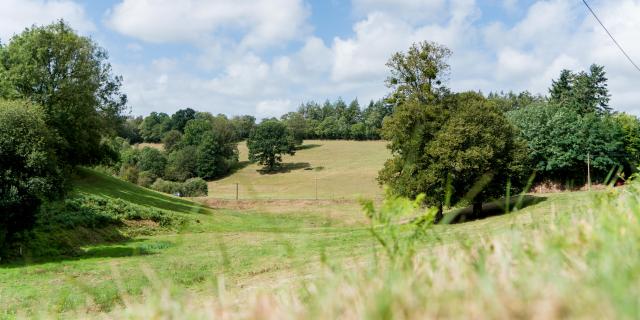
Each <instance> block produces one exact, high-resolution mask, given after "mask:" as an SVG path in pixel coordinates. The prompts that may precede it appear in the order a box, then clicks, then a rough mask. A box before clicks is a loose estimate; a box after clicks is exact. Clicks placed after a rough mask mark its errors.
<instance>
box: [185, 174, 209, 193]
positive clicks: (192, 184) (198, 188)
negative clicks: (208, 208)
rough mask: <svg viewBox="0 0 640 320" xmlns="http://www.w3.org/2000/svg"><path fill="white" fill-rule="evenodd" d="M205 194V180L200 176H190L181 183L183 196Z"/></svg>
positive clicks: (206, 190)
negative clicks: (190, 177)
mask: <svg viewBox="0 0 640 320" xmlns="http://www.w3.org/2000/svg"><path fill="white" fill-rule="evenodd" d="M207 194H208V187H207V182H206V181H204V180H203V179H201V178H192V179H189V180H187V181H185V182H184V183H183V195H184V196H185V197H202V196H206V195H207Z"/></svg>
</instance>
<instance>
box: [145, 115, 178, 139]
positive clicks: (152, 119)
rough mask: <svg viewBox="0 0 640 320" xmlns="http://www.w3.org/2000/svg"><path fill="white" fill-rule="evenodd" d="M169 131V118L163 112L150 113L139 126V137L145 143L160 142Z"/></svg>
mask: <svg viewBox="0 0 640 320" xmlns="http://www.w3.org/2000/svg"><path fill="white" fill-rule="evenodd" d="M169 130H171V117H169V115H168V114H166V113H164V112H160V113H158V112H151V114H149V115H148V116H146V117H145V118H144V120H142V123H141V124H140V135H141V136H142V139H144V141H145V142H160V140H162V137H163V136H164V134H165V133H166V132H168V131H169Z"/></svg>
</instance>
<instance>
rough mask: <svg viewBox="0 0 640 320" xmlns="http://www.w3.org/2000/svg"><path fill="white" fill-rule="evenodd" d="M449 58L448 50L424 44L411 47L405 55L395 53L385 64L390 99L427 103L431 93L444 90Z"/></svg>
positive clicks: (431, 43) (426, 42)
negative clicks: (391, 91) (388, 73)
mask: <svg viewBox="0 0 640 320" xmlns="http://www.w3.org/2000/svg"><path fill="white" fill-rule="evenodd" d="M450 56H451V51H450V50H449V49H448V48H446V47H444V46H441V45H439V44H437V43H434V42H428V41H423V42H419V43H414V44H413V45H411V47H410V48H409V50H408V51H407V52H406V53H402V52H397V53H395V54H394V55H393V56H391V59H389V61H388V62H387V64H386V65H387V67H388V68H389V71H390V73H391V75H390V76H389V77H387V79H386V84H387V86H388V87H389V88H391V89H392V90H393V93H392V94H391V96H390V98H391V99H393V100H395V99H407V98H409V97H413V98H415V99H418V100H419V101H420V102H422V103H425V102H427V101H428V100H429V99H430V98H431V96H432V95H433V93H434V92H438V91H440V90H441V89H444V88H445V87H444V82H445V80H447V79H446V78H447V76H448V71H449V64H448V63H447V59H448V58H449V57H450Z"/></svg>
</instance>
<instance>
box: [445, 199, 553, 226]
mask: <svg viewBox="0 0 640 320" xmlns="http://www.w3.org/2000/svg"><path fill="white" fill-rule="evenodd" d="M545 200H547V198H546V197H539V196H532V195H525V196H524V197H523V198H522V199H520V197H514V198H511V199H510V201H509V212H512V211H513V210H516V209H518V210H520V209H523V208H526V207H528V206H532V205H535V204H538V203H540V202H543V201H545ZM505 213H507V210H506V199H500V200H496V201H492V202H489V203H484V204H483V205H482V211H481V212H480V214H478V215H477V216H474V214H473V206H468V207H466V208H462V209H458V210H454V211H452V212H450V213H448V214H446V215H445V220H447V219H450V220H449V221H450V223H463V222H469V221H473V220H479V219H485V218H489V217H493V216H499V215H503V214H505Z"/></svg>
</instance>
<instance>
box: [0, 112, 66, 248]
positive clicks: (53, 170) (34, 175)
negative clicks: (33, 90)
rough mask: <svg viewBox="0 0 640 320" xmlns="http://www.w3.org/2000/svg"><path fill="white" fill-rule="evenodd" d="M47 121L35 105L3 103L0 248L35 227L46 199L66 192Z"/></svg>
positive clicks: (1, 123)
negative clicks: (41, 204) (38, 213)
mask: <svg viewBox="0 0 640 320" xmlns="http://www.w3.org/2000/svg"><path fill="white" fill-rule="evenodd" d="M44 118H45V115H44V112H43V110H42V109H41V108H40V107H37V106H35V105H32V104H31V103H28V102H24V101H11V102H10V101H4V100H0V246H2V243H4V241H5V240H9V239H10V238H11V236H12V235H13V234H14V233H15V232H18V231H20V230H24V229H26V228H29V227H31V226H32V225H33V222H34V217H35V212H36V210H37V209H38V207H39V205H40V203H41V202H42V201H43V200H46V199H52V198H56V197H58V196H61V195H62V194H63V193H64V184H65V183H64V173H65V172H63V170H62V168H60V167H59V166H58V162H57V159H56V157H55V151H54V149H53V148H52V144H51V141H50V137H51V133H50V131H49V129H48V128H47V125H46V124H45V120H44Z"/></svg>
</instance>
